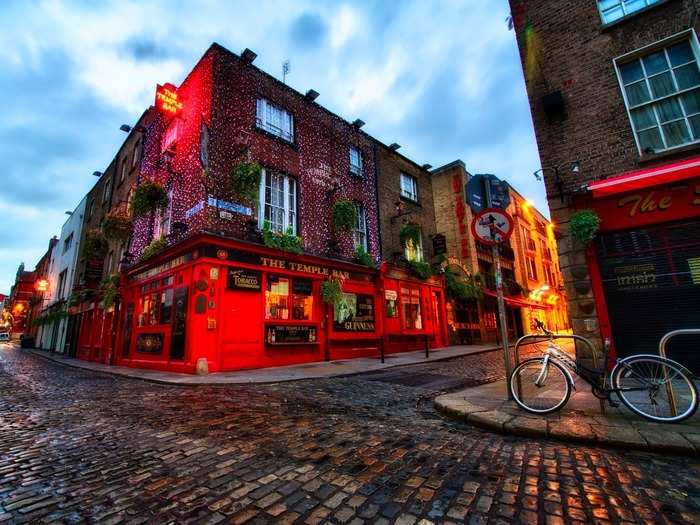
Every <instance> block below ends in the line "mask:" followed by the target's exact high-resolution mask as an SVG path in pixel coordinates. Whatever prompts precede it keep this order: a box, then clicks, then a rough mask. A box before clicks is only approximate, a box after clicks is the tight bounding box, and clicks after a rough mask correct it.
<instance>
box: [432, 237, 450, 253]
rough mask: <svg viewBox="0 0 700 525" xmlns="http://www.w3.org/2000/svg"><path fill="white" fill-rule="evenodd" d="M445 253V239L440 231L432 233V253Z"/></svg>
mask: <svg viewBox="0 0 700 525" xmlns="http://www.w3.org/2000/svg"><path fill="white" fill-rule="evenodd" d="M444 253H447V239H446V238H445V236H444V235H443V234H441V233H438V234H436V235H433V255H436V256H437V255H442V254H444Z"/></svg>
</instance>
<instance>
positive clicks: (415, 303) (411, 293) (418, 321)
mask: <svg viewBox="0 0 700 525" xmlns="http://www.w3.org/2000/svg"><path fill="white" fill-rule="evenodd" d="M401 306H402V309H403V326H404V328H405V329H407V330H422V329H423V319H422V318H421V313H420V290H419V289H418V288H401Z"/></svg>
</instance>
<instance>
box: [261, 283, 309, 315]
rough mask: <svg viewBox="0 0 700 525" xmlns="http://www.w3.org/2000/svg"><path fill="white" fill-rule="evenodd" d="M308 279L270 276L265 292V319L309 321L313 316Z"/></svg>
mask: <svg viewBox="0 0 700 525" xmlns="http://www.w3.org/2000/svg"><path fill="white" fill-rule="evenodd" d="M313 300H314V298H313V293H312V282H311V280H310V279H288V278H286V277H277V276H275V275H270V276H268V278H267V289H266V291H265V319H274V320H280V321H286V320H289V319H293V320H295V321H310V320H311V318H312V316H313Z"/></svg>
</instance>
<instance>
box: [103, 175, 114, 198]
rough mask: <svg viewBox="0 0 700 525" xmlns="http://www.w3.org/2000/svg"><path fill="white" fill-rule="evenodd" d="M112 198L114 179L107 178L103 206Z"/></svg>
mask: <svg viewBox="0 0 700 525" xmlns="http://www.w3.org/2000/svg"><path fill="white" fill-rule="evenodd" d="M111 196H112V177H107V180H106V181H105V186H104V190H103V192H102V204H104V203H106V202H107V201H108V200H109V198H110V197H111Z"/></svg>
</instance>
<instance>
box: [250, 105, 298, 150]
mask: <svg viewBox="0 0 700 525" xmlns="http://www.w3.org/2000/svg"><path fill="white" fill-rule="evenodd" d="M255 123H256V125H257V126H258V127H259V128H260V129H264V130H265V131H267V132H268V133H272V134H273V135H276V136H277V137H280V138H282V139H284V140H286V141H287V142H294V118H293V117H292V115H291V114H290V113H288V112H287V111H285V110H284V109H282V108H280V107H277V106H275V105H274V104H272V103H270V102H268V101H267V100H265V99H264V98H259V99H258V102H257V115H256V118H255Z"/></svg>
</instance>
